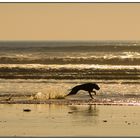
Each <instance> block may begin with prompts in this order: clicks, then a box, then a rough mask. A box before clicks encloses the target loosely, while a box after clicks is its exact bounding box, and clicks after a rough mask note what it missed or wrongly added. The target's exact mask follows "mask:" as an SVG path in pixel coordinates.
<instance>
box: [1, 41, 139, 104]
mask: <svg viewBox="0 0 140 140" xmlns="http://www.w3.org/2000/svg"><path fill="white" fill-rule="evenodd" d="M86 82H94V83H97V84H98V85H99V86H100V88H101V90H100V91H98V92H97V96H96V98H97V99H101V101H104V100H110V102H111V101H116V102H124V103H128V102H129V103H130V102H131V103H134V104H138V103H139V102H140V93H139V91H140V42H139V41H34V42H33V41H11V42H7V41H3V42H0V97H1V100H3V97H9V96H10V95H15V97H16V96H32V95H34V94H38V93H39V94H40V95H44V94H45V95H46V94H51V95H54V94H65V95H66V94H68V93H69V91H70V89H71V88H72V87H73V86H75V85H78V84H82V83H86ZM70 98H74V99H89V95H88V94H87V93H86V92H85V91H80V92H79V94H77V95H74V96H72V97H70Z"/></svg>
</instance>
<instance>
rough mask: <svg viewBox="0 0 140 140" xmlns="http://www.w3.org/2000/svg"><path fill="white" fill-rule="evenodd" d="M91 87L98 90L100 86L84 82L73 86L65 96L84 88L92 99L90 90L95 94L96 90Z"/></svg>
mask: <svg viewBox="0 0 140 140" xmlns="http://www.w3.org/2000/svg"><path fill="white" fill-rule="evenodd" d="M93 89H96V90H99V89H100V87H99V86H98V85H97V84H95V83H86V84H82V85H78V86H75V87H73V88H72V89H71V92H70V93H69V94H68V95H66V96H69V95H73V94H76V93H77V92H78V91H79V90H85V91H88V93H89V95H90V97H91V98H92V99H94V98H93V97H92V95H91V92H94V93H95V95H96V91H94V90H93Z"/></svg>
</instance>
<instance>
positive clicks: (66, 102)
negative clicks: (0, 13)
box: [0, 99, 140, 106]
mask: <svg viewBox="0 0 140 140" xmlns="http://www.w3.org/2000/svg"><path fill="white" fill-rule="evenodd" d="M0 104H55V105H113V106H114V105H116V106H140V103H139V102H116V101H114V102H113V101H107V100H106V101H101V100H96V99H94V100H77V99H48V100H19V101H4V100H1V101H0Z"/></svg>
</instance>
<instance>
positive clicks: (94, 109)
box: [0, 104, 140, 137]
mask: <svg viewBox="0 0 140 140" xmlns="http://www.w3.org/2000/svg"><path fill="white" fill-rule="evenodd" d="M24 109H30V110H31V111H29V112H26V111H24ZM0 110H1V112H2V113H1V115H0V128H1V131H0V137H139V136H140V132H139V130H140V123H139V122H140V117H139V116H140V108H139V106H116V105H115V106H110V105H54V104H51V105H48V104H20V105H19V104H13V105H11V104H10V105H9V104H1V105H0Z"/></svg>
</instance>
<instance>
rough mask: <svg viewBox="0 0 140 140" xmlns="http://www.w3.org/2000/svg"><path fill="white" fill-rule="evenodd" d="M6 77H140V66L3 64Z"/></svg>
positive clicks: (1, 74)
mask: <svg viewBox="0 0 140 140" xmlns="http://www.w3.org/2000/svg"><path fill="white" fill-rule="evenodd" d="M0 78H5V79H14V78H15V79H104V80H110V79H130V80H139V79H140V66H137V65H133V66H124V65H123V66H122V65H117V66H114V65H88V64H86V65H84V64H81V65H72V64H67V65H41V64H1V65H0Z"/></svg>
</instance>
